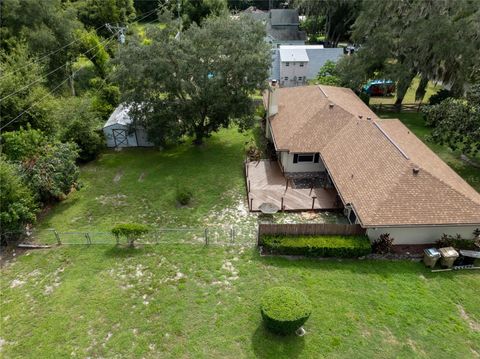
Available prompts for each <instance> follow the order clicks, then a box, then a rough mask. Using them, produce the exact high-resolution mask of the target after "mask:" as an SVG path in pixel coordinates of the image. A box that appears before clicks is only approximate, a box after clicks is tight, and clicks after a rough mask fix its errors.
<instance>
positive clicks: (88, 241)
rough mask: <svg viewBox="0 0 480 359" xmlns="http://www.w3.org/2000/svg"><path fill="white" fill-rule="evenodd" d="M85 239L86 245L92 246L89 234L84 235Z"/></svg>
mask: <svg viewBox="0 0 480 359" xmlns="http://www.w3.org/2000/svg"><path fill="white" fill-rule="evenodd" d="M85 239H86V240H87V245H90V244H92V239H91V238H90V234H89V233H88V232H86V233H85Z"/></svg>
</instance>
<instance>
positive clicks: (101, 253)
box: [0, 245, 480, 358]
mask: <svg viewBox="0 0 480 359" xmlns="http://www.w3.org/2000/svg"><path fill="white" fill-rule="evenodd" d="M1 274H2V277H1V278H2V279H1V287H2V288H1V294H0V296H1V303H2V318H1V323H2V326H1V331H0V333H1V334H0V337H1V339H2V340H0V343H2V346H3V349H2V352H1V353H2V357H3V358H14V357H30V358H46V357H50V358H63V357H123V358H125V357H144V358H159V357H162V358H253V357H257V358H296V357H298V358H353V357H355V358H413V357H415V358H433V357H437V358H452V357H455V358H472V357H476V356H478V354H479V353H480V332H479V329H478V328H479V325H480V296H479V295H478V293H479V291H480V277H479V273H477V272H475V271H457V272H447V273H431V272H429V271H427V270H426V269H425V268H424V266H423V265H422V264H421V263H415V262H411V261H397V262H391V261H368V260H365V261H355V260H323V261H316V260H301V261H292V260H287V259H282V258H273V257H260V256H259V255H258V254H257V253H256V252H255V251H253V250H252V249H243V248H241V247H230V248H222V247H203V246H188V245H176V246H175V245H159V246H152V247H142V248H137V249H133V250H132V249H127V248H115V247H110V246H93V247H63V248H58V249H52V250H45V251H36V252H35V251H34V252H30V253H29V254H28V255H23V256H20V257H18V258H17V259H15V260H14V261H13V262H12V263H10V264H9V265H7V266H5V267H4V268H3V269H2V272H1ZM279 285H282V286H291V287H293V288H296V289H299V290H301V291H302V292H304V293H305V294H306V295H307V296H308V298H309V299H310V300H311V301H312V304H313V313H312V316H311V317H310V319H309V320H308V321H307V323H306V325H305V329H306V331H307V334H306V336H304V337H303V338H300V337H295V336H291V337H280V336H276V335H273V334H270V333H269V332H267V331H266V330H265V329H264V327H263V325H262V321H261V316H260V310H259V306H260V298H261V296H262V294H263V293H264V292H265V290H266V289H268V288H271V287H273V286H279Z"/></svg>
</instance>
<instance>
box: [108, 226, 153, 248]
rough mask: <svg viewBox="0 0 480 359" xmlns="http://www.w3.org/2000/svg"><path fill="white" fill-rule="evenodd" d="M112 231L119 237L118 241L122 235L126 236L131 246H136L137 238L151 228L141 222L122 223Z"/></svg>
mask: <svg viewBox="0 0 480 359" xmlns="http://www.w3.org/2000/svg"><path fill="white" fill-rule="evenodd" d="M111 232H112V234H113V235H114V236H115V237H116V238H117V241H118V239H119V238H120V237H124V238H126V240H127V241H128V244H129V246H130V247H134V246H135V240H137V239H138V237H140V236H141V235H143V234H146V233H148V232H149V228H148V227H147V226H145V225H143V224H139V223H122V224H117V225H116V226H115V227H113V228H112V230H111Z"/></svg>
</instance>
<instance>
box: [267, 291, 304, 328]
mask: <svg viewBox="0 0 480 359" xmlns="http://www.w3.org/2000/svg"><path fill="white" fill-rule="evenodd" d="M260 310H261V313H262V318H263V320H264V322H265V325H266V326H267V328H268V329H270V330H271V331H272V332H274V333H277V334H283V335H286V334H292V333H294V332H295V331H296V330H297V329H298V328H300V327H301V326H302V325H303V324H304V323H305V322H306V321H307V319H308V318H309V317H310V314H311V313H312V303H311V302H310V300H309V299H308V298H307V297H306V296H305V295H304V294H303V293H302V292H300V291H298V290H296V289H293V288H288V287H274V288H271V289H269V290H267V291H266V292H265V294H264V295H263V297H262V303H261V308H260Z"/></svg>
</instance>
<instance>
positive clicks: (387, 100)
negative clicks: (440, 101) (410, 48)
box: [370, 77, 442, 105]
mask: <svg viewBox="0 0 480 359" xmlns="http://www.w3.org/2000/svg"><path fill="white" fill-rule="evenodd" d="M419 82H420V79H419V78H418V77H415V78H414V79H413V81H412V83H411V85H410V87H409V88H408V90H407V93H406V94H405V97H404V99H403V103H405V104H408V103H418V102H419V101H415V91H416V90H417V87H418V84H419ZM440 89H442V86H440V85H436V84H434V83H433V82H429V83H428V85H427V89H426V93H425V96H424V98H423V100H422V103H428V100H429V99H430V96H432V95H433V94H435V93H436V92H437V91H438V90H440ZM396 99H397V98H396V96H385V97H381V96H375V97H370V104H371V105H376V104H394V103H395V100H396Z"/></svg>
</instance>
